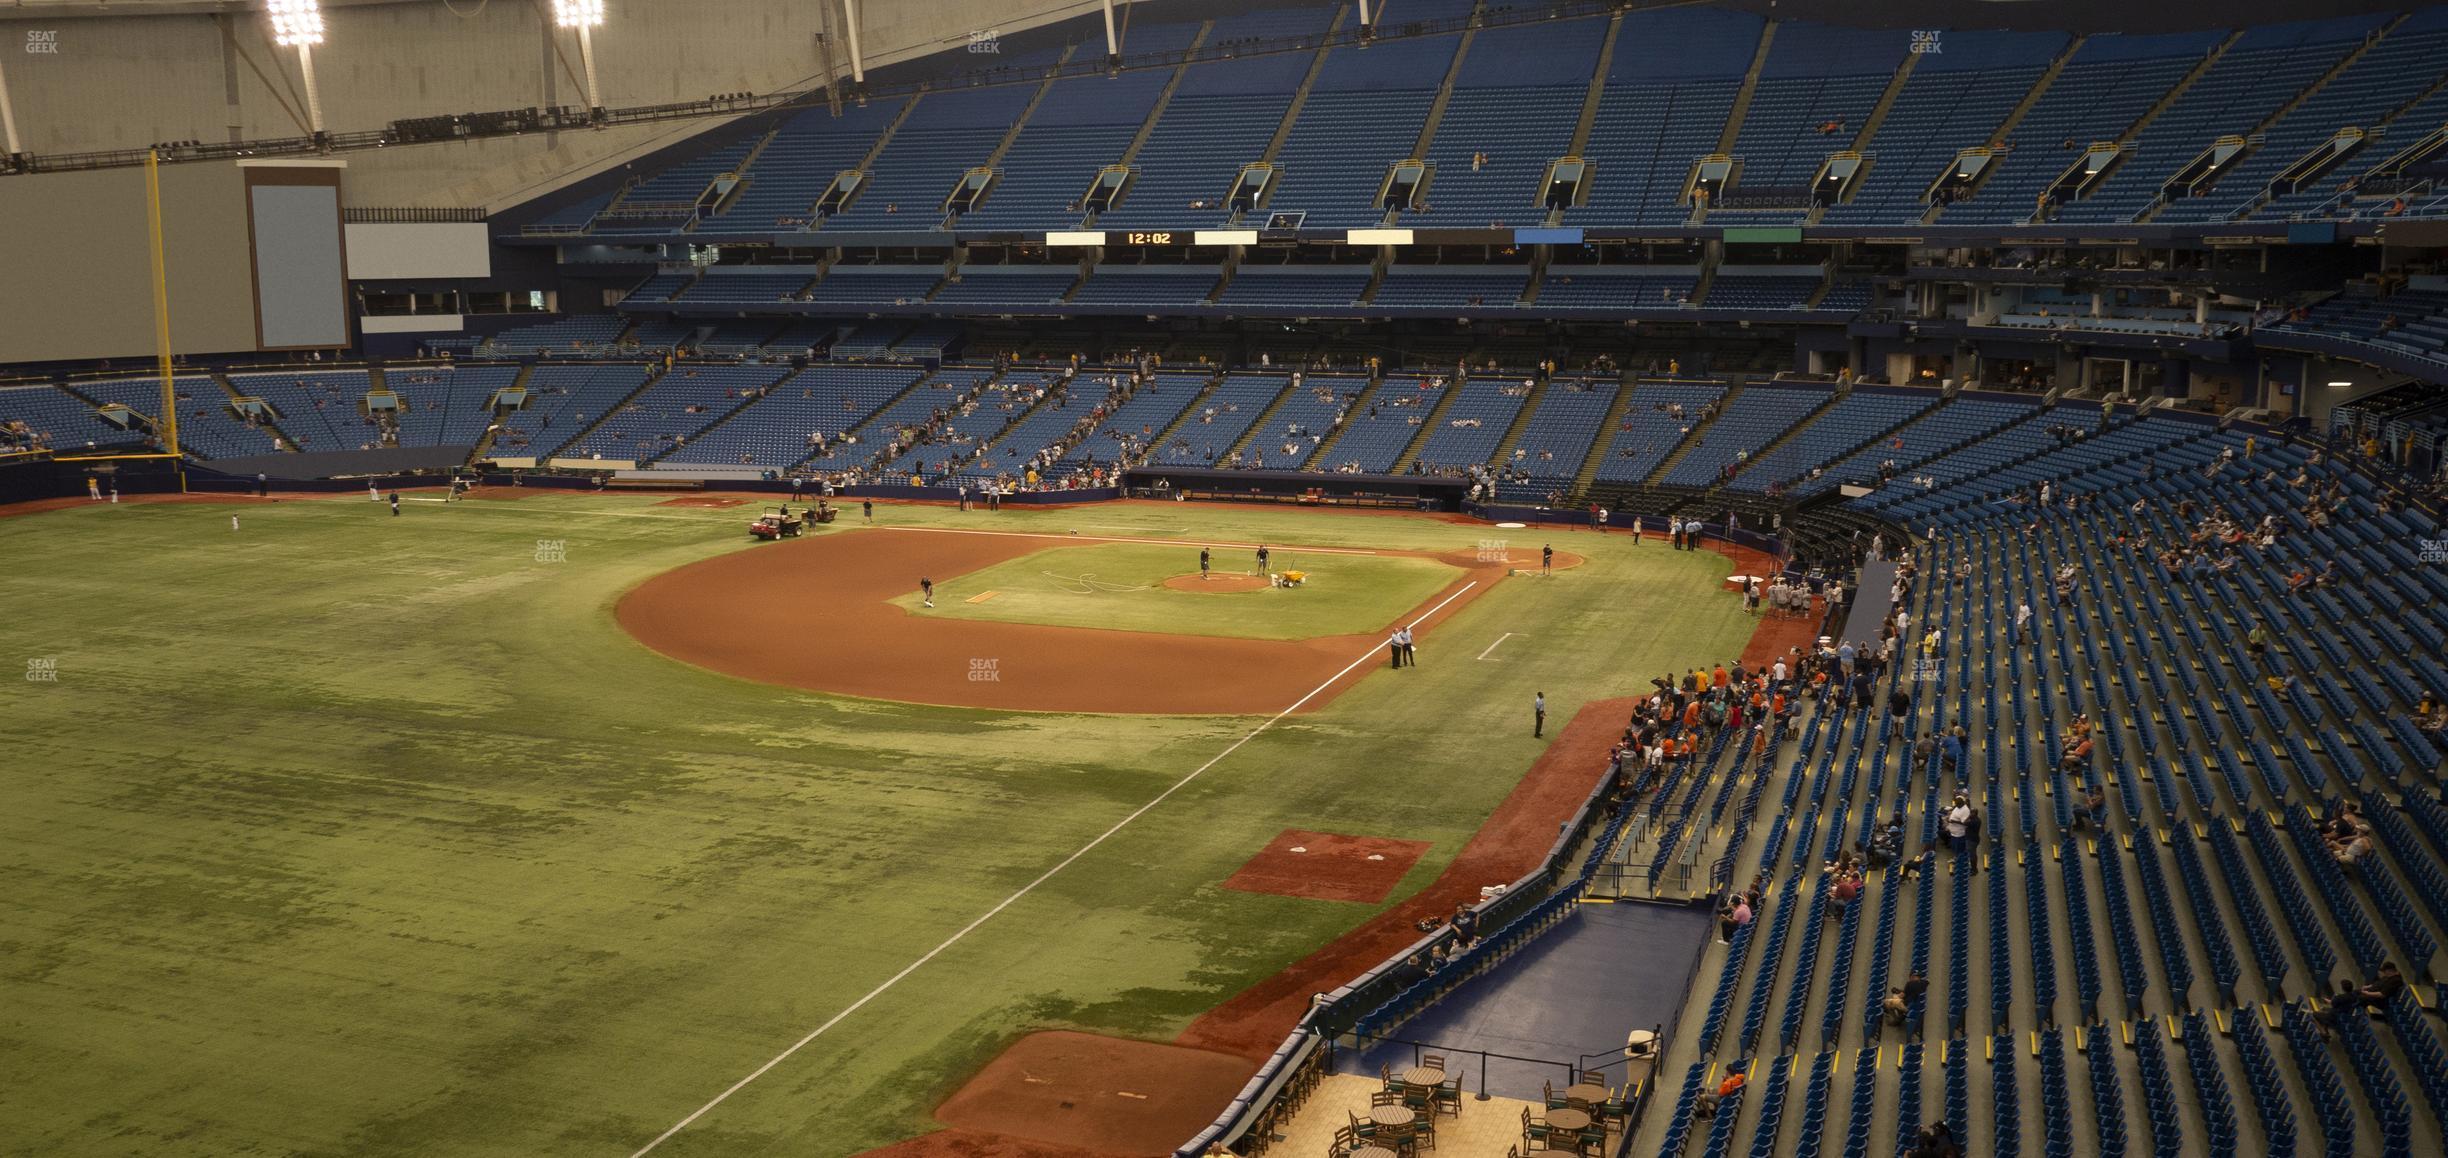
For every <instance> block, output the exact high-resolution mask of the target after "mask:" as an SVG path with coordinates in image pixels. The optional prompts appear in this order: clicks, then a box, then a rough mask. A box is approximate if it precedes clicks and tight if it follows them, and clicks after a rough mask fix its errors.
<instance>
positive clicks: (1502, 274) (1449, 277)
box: [1370, 265, 1530, 308]
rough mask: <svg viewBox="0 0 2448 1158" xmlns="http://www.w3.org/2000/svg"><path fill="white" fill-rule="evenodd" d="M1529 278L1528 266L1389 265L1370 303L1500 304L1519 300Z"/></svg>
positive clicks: (1421, 304) (1499, 306)
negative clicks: (1526, 268)
mask: <svg viewBox="0 0 2448 1158" xmlns="http://www.w3.org/2000/svg"><path fill="white" fill-rule="evenodd" d="M1529 278H1530V274H1529V271H1528V270H1525V269H1518V268H1516V269H1506V268H1504V267H1501V266H1467V265H1393V266H1388V267H1386V276H1385V280H1384V281H1382V282H1380V283H1378V286H1377V296H1376V297H1375V298H1373V299H1371V302H1370V304H1372V305H1379V306H1403V307H1438V306H1454V307H1465V308H1469V307H1479V306H1486V307H1496V308H1501V307H1506V306H1511V305H1513V304H1514V303H1515V302H1516V301H1519V300H1520V298H1521V296H1522V287H1523V285H1524V284H1526V283H1527V282H1528V281H1529Z"/></svg>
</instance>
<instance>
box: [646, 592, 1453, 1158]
mask: <svg viewBox="0 0 2448 1158" xmlns="http://www.w3.org/2000/svg"><path fill="white" fill-rule="evenodd" d="M1478 585H1479V582H1478V581H1477V580H1475V579H1474V580H1472V581H1470V582H1468V583H1464V584H1463V585H1462V586H1461V587H1460V588H1459V589H1457V590H1456V591H1455V592H1454V593H1453V594H1451V595H1448V596H1446V597H1445V598H1443V599H1441V600H1439V601H1438V602H1437V605H1436V606H1434V607H1431V608H1429V609H1428V610H1426V611H1423V612H1421V613H1420V616H1419V618H1417V619H1414V620H1412V621H1411V622H1410V623H1409V624H1408V625H1407V626H1411V627H1417V626H1419V625H1420V624H1422V623H1425V622H1427V621H1428V619H1429V617H1430V616H1433V615H1435V614H1436V613H1437V612H1439V611H1442V610H1444V609H1445V606H1446V605H1447V604H1450V603H1452V602H1453V601H1454V600H1456V599H1460V598H1462V596H1464V595H1465V594H1468V593H1469V591H1470V590H1471V588H1473V587H1477V586H1478ZM1376 660H1377V648H1376V646H1375V645H1373V644H1372V645H1371V646H1370V647H1369V649H1368V650H1367V651H1365V652H1363V653H1361V655H1360V658H1358V659H1355V660H1353V661H1351V663H1350V664H1349V665H1347V666H1345V667H1344V669H1343V670H1342V671H1339V672H1336V673H1335V674H1333V675H1331V676H1328V677H1327V678H1326V682H1325V683H1322V684H1319V685H1318V686H1316V687H1314V688H1311V689H1309V693H1308V694H1307V695H1304V696H1302V697H1301V698H1299V699H1297V700H1294V701H1292V706H1291V707H1288V708H1285V709H1284V710H1282V711H1280V712H1277V713H1275V714H1274V715H1272V716H1269V717H1267V718H1266V719H1265V720H1264V721H1262V722H1260V723H1259V725H1258V726H1257V727H1255V728H1252V729H1250V732H1249V734H1248V735H1246V736H1243V737H1241V738H1240V739H1238V740H1235V741H1233V742H1232V746H1231V747H1229V748H1226V749H1224V750H1223V751H1221V752H1218V753H1216V754H1215V757H1214V758H1213V759H1211V760H1209V761H1207V762H1206V763H1204V764H1201V765H1199V766H1198V768H1197V770H1195V771H1193V772H1191V773H1190V774H1189V775H1187V776H1184V777H1182V778H1181V779H1179V780H1176V781H1174V782H1173V786H1172V787H1170V788H1167V789H1165V790H1164V791H1162V792H1159V793H1157V794H1156V798H1155V799H1153V800H1150V801H1148V802H1147V803H1145V804H1142V805H1140V806H1139V807H1138V808H1137V809H1136V810H1135V811H1133V812H1132V813H1131V814H1130V815H1128V816H1125V817H1123V818H1122V819H1120V820H1117V821H1115V822H1114V826H1113V827H1112V828H1108V829H1106V830H1105V831H1104V832H1101V833H1098V834H1097V837H1096V839H1094V840H1091V841H1089V842H1088V843H1086V844H1083V845H1081V846H1080V847H1079V851H1077V852H1074V853H1072V854H1071V855H1069V856H1066V857H1064V858H1062V860H1060V861H1058V862H1056V864H1055V865H1054V867H1053V868H1050V869H1047V870H1046V871H1045V872H1044V873H1042V874H1040V875H1039V876H1038V878H1037V879H1036V880H1033V881H1030V882H1029V883H1027V884H1025V885H1022V886H1020V891H1018V892H1016V893H1013V894H1012V895H1010V896H1008V897H1005V898H1003V900H1002V901H1001V902H1000V903H998V904H996V905H995V907H993V908H991V909H988V910H986V911H985V912H984V913H981V914H979V916H978V918H977V919H976V920H974V921H971V922H969V923H968V924H966V925H963V926H961V927H960V931H959V932H956V933H954V934H952V935H951V936H949V937H946V938H944V940H943V943H942V944H940V945H937V946H935V947H934V948H932V949H929V950H927V951H926V953H925V955H923V956H921V957H919V958H918V959H917V960H915V961H912V962H910V963H909V964H908V965H905V966H903V967H902V968H901V971H900V972H899V973H895V974H893V975H892V976H890V977H887V978H885V979H884V983H883V984H881V985H878V986H876V987H875V988H873V989H870V990H868V991H867V995H866V996H864V997H861V998H859V999H858V1000H856V1001H853V1002H851V1003H850V1004H849V1005H848V1006H846V1007H844V1008H843V1009H842V1011H841V1012H839V1013H836V1014H834V1015H833V1016H831V1017H829V1018H826V1019H825V1022H824V1024H822V1025H819V1026H817V1027H816V1028H814V1029H811V1030H809V1031H808V1033H807V1036H806V1037H803V1038H800V1039H799V1040H797V1041H795V1042H792V1043H791V1045H790V1048H789V1049H786V1050H783V1051H782V1052H781V1053H778V1054H775V1055H774V1056H773V1058H772V1060H770V1061H767V1062H766V1063H765V1064H764V1065H761V1066H758V1067H757V1068H756V1069H754V1070H751V1071H749V1073H748V1076H747V1077H744V1078H741V1079H740V1080H738V1081H736V1082H733V1083H731V1088H729V1089H727V1090H724V1091H723V1092H721V1093H719V1094H716V1095H714V1100H713V1101H710V1102H707V1103H706V1104H704V1105H702V1106H699V1107H697V1109H696V1110H695V1111H694V1112H692V1113H691V1114H689V1116H688V1117H685V1118H682V1119H680V1120H679V1121H678V1122H676V1123H674V1124H673V1125H672V1128H671V1129H668V1130H665V1131H663V1132H662V1133H661V1134H658V1135H656V1136H655V1140H654V1141H652V1142H648V1143H646V1144H645V1145H643V1146H640V1147H638V1148H637V1150H636V1151H635V1152H633V1153H631V1154H630V1155H629V1158H643V1156H644V1155H646V1154H647V1153H649V1152H651V1151H653V1150H654V1148H655V1147H657V1146H660V1145H662V1144H663V1143H664V1142H666V1141H668V1140H670V1138H671V1136H672V1135H674V1134H677V1133H679V1132H680V1131H682V1130H685V1129H688V1127H689V1125H690V1123H693V1122H695V1121H696V1120H697V1119H699V1118H702V1117H704V1116H705V1115H706V1112H707V1111H709V1110H712V1109H713V1108H714V1107H716V1106H719V1105H721V1104H723V1102H724V1100H725V1099H728V1098H729V1097H730V1096H731V1095H733V1094H736V1093H738V1092H740V1091H741V1090H742V1089H745V1088H747V1085H748V1083H750V1082H753V1081H755V1080H757V1079H758V1078H761V1077H764V1076H765V1073H766V1071H768V1070H771V1069H772V1068H774V1067H775V1066H778V1065H781V1064H782V1063H783V1062H785V1061H788V1060H790V1057H791V1055H792V1054H795V1053H798V1052H799V1051H800V1050H801V1049H803V1048H805V1047H806V1046H807V1044H808V1043H809V1042H812V1041H814V1040H816V1039H817V1038H819V1037H822V1036H824V1034H825V1031H827V1030H830V1029H832V1028H833V1027H834V1026H836V1025H839V1024H841V1022H842V1019H843V1018H846V1017H849V1016H850V1015H851V1014H853V1013H857V1012H858V1011H859V1010H860V1009H861V1008H862V1007H864V1006H865V1005H866V1004H867V1003H868V1002H870V1001H873V1000H875V999H876V998H878V997H881V996H883V995H884V992H885V991H886V990H889V989H891V988H892V987H893V986H895V985H899V984H900V983H901V982H902V980H903V979H904V978H907V977H908V976H909V975H910V974H912V973H915V972H917V971H918V969H919V967H920V966H922V965H925V964H926V963H927V962H929V961H932V960H934V959H935V958H936V957H938V956H941V955H942V953H943V951H944V950H946V949H949V948H951V947H952V946H954V945H956V944H959V943H960V941H961V939H962V938H964V937H967V936H968V935H969V934H971V933H974V932H976V931H977V930H978V927H979V926H981V925H984V924H985V923H986V922H988V921H991V920H993V919H994V918H995V915H996V914H998V913H1001V912H1002V911H1003V910H1005V909H1008V908H1010V907H1012V905H1013V904H1015V903H1017V902H1018V901H1019V900H1020V898H1022V897H1025V896H1027V895H1029V894H1030V893H1033V892H1035V891H1037V886H1039V885H1042V884H1044V883H1046V882H1047V881H1050V880H1052V879H1054V874H1056V873H1059V872H1061V871H1063V870H1064V869H1067V868H1069V867H1071V865H1072V862H1074V861H1077V860H1078V859H1079V858H1081V857H1083V856H1086V855H1088V854H1089V853H1090V852H1092V851H1094V850H1095V848H1096V847H1097V846H1098V845H1100V844H1103V843H1105V841H1106V840H1107V839H1108V838H1110V837H1112V836H1113V834H1115V833H1117V832H1120V831H1122V830H1123V829H1125V828H1128V827H1129V826H1130V824H1131V822H1132V821H1135V820H1137V819H1139V818H1140V817H1142V816H1145V815H1147V814H1148V812H1149V810H1151V809H1153V808H1155V807H1156V806H1157V805H1159V804H1162V803H1164V802H1165V799H1166V798H1167V797H1170V796H1172V795H1173V794H1174V793H1176V792H1179V791H1181V790H1182V789H1183V788H1184V787H1185V786H1187V785H1188V784H1189V783H1190V782H1191V781H1193V780H1196V779H1198V778H1199V777H1200V776H1201V775H1203V774H1204V773H1205V772H1206V771H1207V770H1208V769H1210V768H1213V767H1215V766H1216V765H1217V764H1218V763H1220V762H1222V761H1223V759H1224V758H1225V757H1226V756H1230V755H1232V754H1233V753H1235V752H1238V751H1240V750H1241V746H1242V745H1243V744H1247V743H1249V742H1250V741H1252V740H1255V739H1257V738H1258V734H1259V733H1261V732H1264V731H1266V730H1267V729H1268V728H1271V727H1274V726H1275V725H1276V723H1277V722H1279V721H1281V720H1282V719H1283V718H1284V717H1285V716H1289V715H1291V714H1292V713H1293V712H1296V711H1298V710H1300V706H1301V705H1302V704H1305V703H1308V702H1309V701H1310V700H1313V699H1316V698H1317V695H1318V693H1320V692H1323V691H1325V690H1326V689H1327V688H1330V687H1333V686H1334V685H1335V682H1336V681H1338V680H1340V679H1342V678H1343V677H1344V676H1347V675H1350V674H1351V673H1352V670H1353V669H1354V668H1357V667H1359V666H1360V665H1361V664H1364V663H1374V662H1376Z"/></svg>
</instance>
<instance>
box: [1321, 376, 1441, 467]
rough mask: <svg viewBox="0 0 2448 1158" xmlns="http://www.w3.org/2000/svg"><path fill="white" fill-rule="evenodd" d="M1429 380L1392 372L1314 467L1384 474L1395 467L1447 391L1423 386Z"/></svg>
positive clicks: (1347, 423) (1355, 411) (1353, 414)
mask: <svg viewBox="0 0 2448 1158" xmlns="http://www.w3.org/2000/svg"><path fill="white" fill-rule="evenodd" d="M1425 381H1426V380H1425V379H1421V378H1415V377H1411V376H1409V375H1390V376H1388V377H1387V378H1386V379H1385V380H1384V381H1383V382H1381V383H1379V384H1378V387H1377V389H1376V390H1374V391H1372V392H1370V394H1369V396H1368V397H1367V399H1365V400H1364V404H1363V405H1362V406H1360V407H1359V408H1357V409H1355V410H1354V411H1353V412H1352V415H1351V419H1350V420H1349V421H1347V422H1345V423H1344V424H1343V433H1342V435H1341V437H1339V438H1337V439H1335V441H1334V445H1333V446H1330V447H1328V448H1326V452H1325V454H1324V455H1322V456H1321V457H1320V458H1319V459H1318V460H1317V461H1316V462H1315V463H1313V464H1311V467H1310V469H1312V470H1335V471H1348V472H1352V473H1357V474H1384V473H1386V472H1387V471H1390V470H1392V469H1394V463H1395V460H1397V459H1399V458H1401V457H1402V454H1403V451H1404V450H1406V449H1408V448H1409V447H1410V445H1411V442H1412V440H1413V439H1415V438H1418V437H1419V434H1420V429H1421V428H1422V427H1423V426H1425V425H1427V422H1428V415H1429V414H1430V413H1431V412H1432V411H1434V410H1435V409H1436V405H1437V401H1438V399H1439V398H1441V397H1442V396H1443V391H1441V390H1423V389H1421V387H1422V386H1423V385H1424V384H1425ZM1445 389H1448V390H1450V389H1452V387H1451V386H1450V385H1449V386H1447V387H1446V388H1445Z"/></svg>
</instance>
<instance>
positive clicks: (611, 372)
mask: <svg viewBox="0 0 2448 1158" xmlns="http://www.w3.org/2000/svg"><path fill="white" fill-rule="evenodd" d="M647 373H648V371H647V369H646V367H644V366H640V365H636V364H634V363H614V364H609V365H600V366H584V365H558V366H556V365H541V366H537V367H536V368H535V370H534V372H533V373H530V374H529V375H528V376H527V403H526V405H525V406H522V407H520V408H519V409H517V410H515V411H512V412H511V413H509V414H506V415H503V416H502V420H501V426H502V429H501V433H499V434H496V435H495V436H494V437H493V446H492V452H493V453H494V454H497V455H504V456H507V457H513V458H546V457H550V455H551V453H552V452H553V451H554V450H556V449H558V448H559V447H560V446H561V444H563V443H565V442H568V441H569V440H570V439H572V438H575V437H576V436H577V435H578V433H579V432H580V431H583V430H585V429H586V428H587V425H588V424H589V423H592V422H595V421H597V420H598V419H601V418H602V417H603V416H604V415H605V414H608V413H610V412H611V410H612V408H613V407H614V406H617V405H619V404H620V400H621V399H623V398H627V397H628V396H629V395H630V394H632V393H635V392H636V390H637V388H638V387H639V386H641V385H644V384H645V382H646V376H647Z"/></svg>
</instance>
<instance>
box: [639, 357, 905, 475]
mask: <svg viewBox="0 0 2448 1158" xmlns="http://www.w3.org/2000/svg"><path fill="white" fill-rule="evenodd" d="M918 373H919V372H918V371H917V370H916V369H915V368H908V367H898V366H811V367H809V368H807V369H805V370H801V371H800V372H798V373H796V374H793V375H791V376H790V377H789V378H786V379H783V380H782V381H781V382H780V383H778V384H777V385H775V386H774V388H773V389H772V390H770V391H767V392H766V394H765V396H764V397H762V398H759V399H757V400H756V401H754V402H751V403H749V404H748V405H747V406H746V407H744V408H742V409H741V410H740V411H739V412H738V413H736V414H734V415H732V416H731V417H730V418H729V419H728V420H726V421H724V422H723V423H722V425H720V426H717V427H715V428H713V429H712V430H708V431H706V432H705V433H704V434H701V435H699V436H697V437H696V438H694V439H692V440H690V442H689V444H688V445H686V446H683V447H681V448H679V449H677V450H674V451H673V452H671V454H669V455H667V456H665V457H664V458H663V459H662V460H660V461H659V462H657V463H656V464H655V465H656V466H658V467H674V466H736V467H757V468H760V469H763V470H787V469H789V468H790V467H791V466H792V464H794V463H797V462H798V461H799V460H801V459H803V458H806V457H808V456H809V455H810V454H812V453H814V451H815V437H816V436H819V435H821V436H823V437H824V438H827V439H831V438H837V437H839V436H841V435H842V434H844V433H846V432H848V431H850V430H851V429H853V428H855V427H857V426H858V424H859V423H860V422H863V421H865V420H866V418H867V416H868V415H870V414H873V413H875V411H876V410H877V409H878V408H880V407H882V406H883V405H884V404H885V403H886V402H888V401H891V400H892V399H893V398H894V397H895V396H896V395H898V394H900V393H901V392H902V391H904V390H907V389H909V387H910V383H912V382H915V381H917V380H918Z"/></svg>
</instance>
